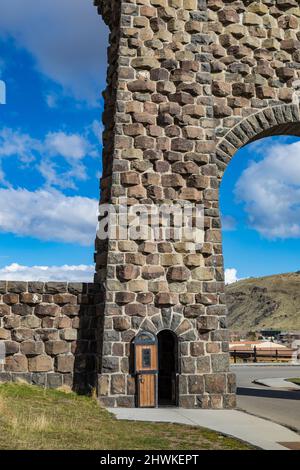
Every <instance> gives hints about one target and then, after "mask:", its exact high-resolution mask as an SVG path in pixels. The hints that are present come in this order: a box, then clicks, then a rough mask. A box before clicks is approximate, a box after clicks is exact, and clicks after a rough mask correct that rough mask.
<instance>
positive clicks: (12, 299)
mask: <svg viewBox="0 0 300 470" xmlns="http://www.w3.org/2000/svg"><path fill="white" fill-rule="evenodd" d="M3 302H4V304H8V305H13V304H17V303H18V302H19V295H18V294H15V293H13V294H11V293H9V294H4V295H3Z"/></svg>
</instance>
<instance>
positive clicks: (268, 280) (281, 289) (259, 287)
mask: <svg viewBox="0 0 300 470" xmlns="http://www.w3.org/2000/svg"><path fill="white" fill-rule="evenodd" d="M226 298H227V306H228V311H229V313H228V326H229V327H230V328H231V329H233V330H235V329H236V330H260V329H261V328H280V329H283V330H300V272H297V273H287V274H278V275H274V276H267V277H260V278H249V279H244V280H241V281H238V282H236V283H234V284H230V285H228V286H227V287H226Z"/></svg>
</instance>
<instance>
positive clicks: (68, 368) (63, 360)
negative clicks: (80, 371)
mask: <svg viewBox="0 0 300 470" xmlns="http://www.w3.org/2000/svg"><path fill="white" fill-rule="evenodd" d="M74 361H75V357H74V356H73V355H71V354H69V355H61V356H57V357H56V358H55V370H56V371H57V372H62V373H68V372H73V370H74Z"/></svg>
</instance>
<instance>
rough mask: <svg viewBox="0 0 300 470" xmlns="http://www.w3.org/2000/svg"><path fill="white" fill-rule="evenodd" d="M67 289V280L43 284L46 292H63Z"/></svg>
mask: <svg viewBox="0 0 300 470" xmlns="http://www.w3.org/2000/svg"><path fill="white" fill-rule="evenodd" d="M67 291H68V283H67V282H47V283H46V284H45V293H46V294H64V293H66V292H67Z"/></svg>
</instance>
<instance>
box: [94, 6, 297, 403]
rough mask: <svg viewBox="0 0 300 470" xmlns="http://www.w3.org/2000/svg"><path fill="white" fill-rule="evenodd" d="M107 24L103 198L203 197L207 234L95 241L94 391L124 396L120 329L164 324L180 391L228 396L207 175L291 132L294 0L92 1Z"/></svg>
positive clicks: (195, 399) (217, 175)
mask: <svg viewBox="0 0 300 470" xmlns="http://www.w3.org/2000/svg"><path fill="white" fill-rule="evenodd" d="M95 4H96V5H97V6H98V9H99V12H100V14H102V15H103V18H104V20H105V21H106V23H107V24H108V25H109V27H110V30H111V34H110V49H109V53H108V62H109V64H108V65H109V68H108V86H107V90H106V91H105V93H104V97H105V106H106V107H105V113H104V121H103V122H104V126H105V131H104V165H103V167H104V171H105V174H104V177H103V179H102V182H101V184H102V196H101V202H110V203H112V204H113V205H115V206H118V204H120V201H121V199H122V198H123V199H124V198H125V199H126V201H127V203H128V205H134V204H138V203H142V204H154V205H155V204H160V203H161V202H167V203H171V204H172V203H174V202H183V201H188V202H193V203H198V202H201V203H202V204H203V206H204V210H205V243H204V244H203V247H202V249H201V250H198V251H196V252H195V253H192V254H191V253H190V251H189V247H188V244H186V241H185V240H181V241H180V242H176V243H173V242H168V243H156V242H152V241H151V242H149V241H148V240H147V239H144V240H143V239H142V238H141V239H140V240H139V241H132V240H128V241H116V240H112V239H111V240H108V241H107V242H105V243H104V242H102V241H99V240H98V241H97V243H96V251H97V254H96V270H97V275H96V279H97V280H99V282H100V281H101V282H102V281H103V280H106V298H105V310H104V313H105V315H104V316H105V324H104V344H103V362H102V366H101V364H100V372H101V375H100V378H99V393H100V396H101V401H102V402H103V403H104V404H107V405H110V406H114V405H119V406H122V405H124V406H133V405H134V395H135V386H134V380H133V378H132V376H131V375H130V369H129V347H130V341H131V340H132V339H133V338H134V336H135V335H136V334H137V332H138V331H139V330H141V329H146V330H150V331H153V332H154V333H157V332H158V331H160V330H161V329H164V328H167V329H171V330H172V331H173V332H175V334H176V335H177V337H178V339H179V342H180V358H181V375H180V385H179V395H180V397H179V403H180V405H182V406H188V407H206V408H207V407H212V408H222V407H232V406H234V403H235V396H234V380H233V376H232V374H230V373H229V372H228V342H227V340H228V334H227V331H226V303H225V296H224V268H223V253H222V236H221V219H220V211H219V184H220V181H221V179H222V176H223V173H224V171H225V169H226V167H227V165H228V163H229V162H230V159H231V157H232V155H234V153H235V152H236V151H237V150H238V149H239V148H240V147H242V146H243V145H245V144H246V143H248V142H250V141H252V140H255V139H256V138H260V137H262V136H267V135H274V134H278V133H281V134H293V135H300V124H299V100H298V92H297V87H299V82H298V85H297V81H296V80H297V79H299V77H300V55H299V46H300V31H299V19H300V9H299V5H298V1H296V0H276V1H275V0H261V1H255V2H254V1H251V0H245V1H236V0H207V1H206V0H118V1H112V2H107V1H106V0H95Z"/></svg>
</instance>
